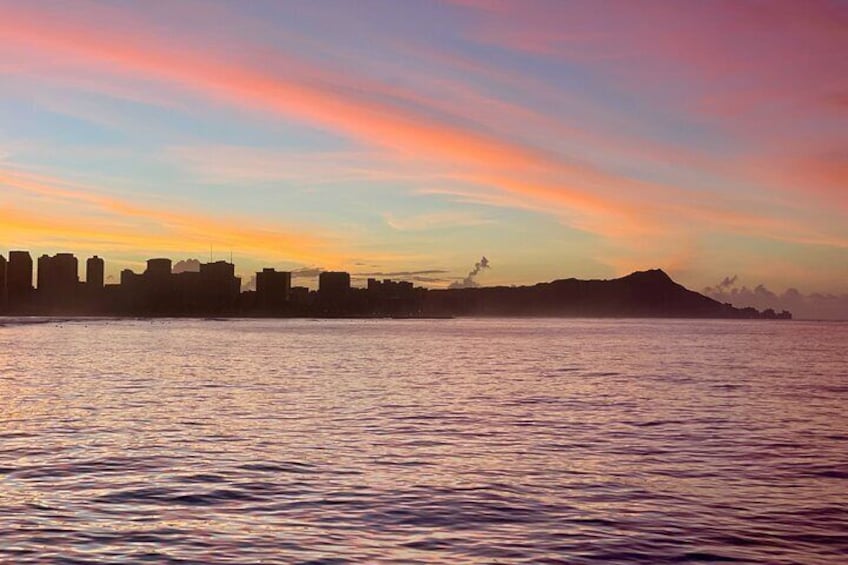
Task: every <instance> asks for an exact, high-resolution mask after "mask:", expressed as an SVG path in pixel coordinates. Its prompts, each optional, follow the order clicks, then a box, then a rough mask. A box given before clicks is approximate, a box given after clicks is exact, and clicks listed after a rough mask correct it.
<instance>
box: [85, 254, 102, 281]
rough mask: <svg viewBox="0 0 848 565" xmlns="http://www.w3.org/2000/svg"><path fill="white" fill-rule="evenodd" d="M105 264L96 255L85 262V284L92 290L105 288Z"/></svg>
mask: <svg viewBox="0 0 848 565" xmlns="http://www.w3.org/2000/svg"><path fill="white" fill-rule="evenodd" d="M104 271H105V263H104V262H103V259H101V258H100V257H98V256H97V255H95V256H94V257H91V258H89V259H88V260H87V261H86V262H85V284H86V285H87V286H88V287H89V288H92V289H101V288H103V283H104V280H105V278H104Z"/></svg>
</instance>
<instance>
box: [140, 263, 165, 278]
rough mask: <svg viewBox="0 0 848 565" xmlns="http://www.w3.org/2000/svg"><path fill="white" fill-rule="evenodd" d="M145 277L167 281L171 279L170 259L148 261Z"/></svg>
mask: <svg viewBox="0 0 848 565" xmlns="http://www.w3.org/2000/svg"><path fill="white" fill-rule="evenodd" d="M144 276H145V277H148V278H149V279H156V280H166V279H168V278H170V277H171V260H170V259H148V260H147V270H146V271H145V272H144Z"/></svg>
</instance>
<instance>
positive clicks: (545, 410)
mask: <svg viewBox="0 0 848 565" xmlns="http://www.w3.org/2000/svg"><path fill="white" fill-rule="evenodd" d="M5 323H6V324H7V325H6V326H5V327H0V352H2V353H0V562H3V563H18V564H27V563H93V562H98V563H138V562H145V561H146V562H154V563H209V564H215V563H260V562H262V563H363V562H369V563H438V562H443V563H646V564H647V563H651V564H655V563H678V562H704V563H712V562H718V561H733V562H740V563H805V564H819V563H843V562H845V561H848V534H846V531H848V528H846V524H848V488H846V486H847V485H848V482H846V479H848V460H847V459H846V453H848V416H846V414H845V406H846V405H848V361H846V358H845V348H846V346H848V324H844V323H814V322H791V323H790V322H785V323H784V322H743V321H703V320H698V321H669V320H643V321H636V320H624V321H622V320H547V319H545V320H540V319H509V320H506V319H485V320H484V319H460V320H408V321H388V320H335V321H334V320H278V321H275V320H258V321H257V320H252V321H213V320H208V321H200V320H194V321H189V320H156V321H135V320H104V321H77V322H60V321H52V322H48V323H43V324H18V323H16V322H14V321H13V322H9V321H8V320H7V321H6V322H5Z"/></svg>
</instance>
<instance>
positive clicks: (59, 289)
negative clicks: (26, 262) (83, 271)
mask: <svg viewBox="0 0 848 565" xmlns="http://www.w3.org/2000/svg"><path fill="white" fill-rule="evenodd" d="M78 286H79V261H77V258H76V257H74V256H73V255H72V254H71V253H57V254H56V255H54V256H53V257H50V256H49V255H42V256H41V257H39V258H38V295H39V302H41V303H42V304H43V305H44V306H49V307H51V308H56V307H70V306H71V305H72V304H73V302H74V300H75V298H76V295H77V287H78Z"/></svg>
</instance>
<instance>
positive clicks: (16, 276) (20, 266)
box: [6, 251, 32, 308]
mask: <svg viewBox="0 0 848 565" xmlns="http://www.w3.org/2000/svg"><path fill="white" fill-rule="evenodd" d="M6 292H7V296H8V299H9V307H10V308H14V307H15V306H23V305H25V304H26V303H28V302H29V300H30V299H31V297H32V257H31V256H30V254H29V251H10V252H9V263H8V265H7V266H6Z"/></svg>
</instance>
